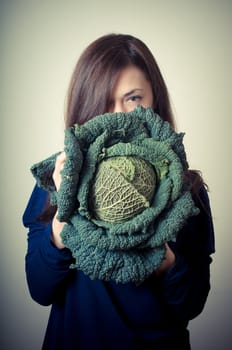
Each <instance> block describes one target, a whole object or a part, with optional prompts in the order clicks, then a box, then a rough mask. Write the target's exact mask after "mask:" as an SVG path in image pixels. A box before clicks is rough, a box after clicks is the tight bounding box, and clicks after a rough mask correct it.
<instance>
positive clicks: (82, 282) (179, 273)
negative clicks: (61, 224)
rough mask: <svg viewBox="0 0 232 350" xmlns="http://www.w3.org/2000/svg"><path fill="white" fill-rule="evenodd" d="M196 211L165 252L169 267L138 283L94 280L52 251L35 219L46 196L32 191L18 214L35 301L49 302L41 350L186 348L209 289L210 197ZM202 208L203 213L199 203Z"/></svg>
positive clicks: (64, 254) (64, 252) (63, 252)
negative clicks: (171, 258)
mask: <svg viewBox="0 0 232 350" xmlns="http://www.w3.org/2000/svg"><path fill="white" fill-rule="evenodd" d="M200 197H201V201H200V202H199V201H197V200H196V204H197V206H198V207H199V208H200V209H201V212H200V214H199V215H197V216H195V217H192V218H190V219H189V220H188V223H187V224H186V226H185V227H184V229H183V230H182V231H181V232H180V233H179V235H178V237H177V241H176V243H173V242H170V247H171V249H172V250H173V251H174V253H175V254H176V262H175V265H174V266H173V267H171V268H170V269H169V270H168V271H166V272H165V273H164V274H163V275H162V276H160V277H157V276H156V275H153V276H151V277H150V278H148V279H147V280H146V281H145V282H143V283H142V284H140V285H135V284H133V283H127V284H117V283H115V282H111V281H110V282H105V281H100V280H91V279H90V278H89V277H88V276H86V275H84V274H83V273H82V272H81V271H78V270H76V269H74V270H73V269H69V265H70V263H71V262H72V260H73V259H72V255H71V252H70V250H69V249H67V248H64V249H58V248H56V247H55V246H54V245H53V244H52V242H51V240H50V234H51V224H48V225H45V224H43V223H42V222H40V221H38V220H37V217H38V215H39V214H40V213H41V211H42V209H43V208H44V206H45V203H46V199H47V192H45V191H44V190H42V189H41V188H39V187H37V186H35V188H34V190H33V193H32V195H31V198H30V200H29V203H28V206H27V208H26V210H25V213H24V216H23V223H24V225H25V226H26V227H27V228H28V229H29V234H28V251H27V254H26V275H27V282H28V286H29V290H30V293H31V296H32V298H33V299H34V300H35V301H36V302H38V303H39V304H42V305H45V306H46V305H50V304H52V308H51V313H50V317H49V321H48V326H47V331H46V335H45V339H44V343H43V349H44V350H46V349H47V350H53V349H54V350H61V349H62V350H64V349H65V350H72V349H75V350H76V349H78V350H88V349H94V350H109V349H110V350H116V349H117V350H118V349H120V350H140V349H143V350H144V349H146V350H148V349H156V350H161V349H162V350H165V349H169V348H171V347H172V348H176V349H178V350H188V349H190V344H189V334H188V330H187V325H188V322H189V320H191V319H192V318H194V317H196V316H197V315H199V314H200V313H201V311H202V310H203V307H204V304H205V302H206V299H207V296H208V292H209V290H210V272H209V265H210V263H211V261H212V259H211V257H210V255H211V254H212V253H213V252H214V232H213V224H212V219H211V214H210V207H209V200H208V196H207V192H206V190H205V189H203V188H202V190H201V192H200ZM201 202H202V203H203V204H204V207H205V208H206V210H204V209H203V208H202V205H201V204H202V203H201Z"/></svg>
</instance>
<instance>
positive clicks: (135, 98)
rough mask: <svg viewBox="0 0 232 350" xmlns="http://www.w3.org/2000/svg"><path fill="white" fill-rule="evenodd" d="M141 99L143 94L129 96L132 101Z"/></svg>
mask: <svg viewBox="0 0 232 350" xmlns="http://www.w3.org/2000/svg"><path fill="white" fill-rule="evenodd" d="M141 100H142V96H139V95H134V96H130V97H129V98H128V101H132V102H139V101H141Z"/></svg>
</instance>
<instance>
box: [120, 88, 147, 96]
mask: <svg viewBox="0 0 232 350" xmlns="http://www.w3.org/2000/svg"><path fill="white" fill-rule="evenodd" d="M136 91H143V89H139V88H136V89H133V90H131V91H129V92H127V93H126V94H124V95H123V97H128V96H130V95H132V94H134V93H135V92H136Z"/></svg>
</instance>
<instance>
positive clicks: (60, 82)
mask: <svg viewBox="0 0 232 350" xmlns="http://www.w3.org/2000/svg"><path fill="white" fill-rule="evenodd" d="M231 13H232V6H231V1H225V0H224V1H223V0H222V1H213V0H212V1H205V0H203V1H188V0H185V1H156V0H150V1H149V0H143V1H141V0H133V1H132V0H128V1H125V0H124V1H122V0H117V1H112V2H110V1H106V0H102V1H100V0H99V1H97V0H96V1H90V0H84V1H83V0H80V1H78V0H76V1H70V0H69V1H68V0H67V1H59V0H57V1H52V0H47V1H45V0H41V1H33V0H31V1H29V0H18V1H16V0H15V1H14V0H7V1H0V62H1V64H0V89H1V91H0V116H1V128H0V133H1V135H0V143H1V144H0V151H1V168H0V169H1V170H0V191H1V231H0V232H1V245H0V249H1V252H0V271H1V288H0V290H1V298H0V300H1V323H2V325H1V337H3V338H2V339H1V341H0V343H1V349H3V350H5V349H7V350H13V349H19V350H20V349H23V350H38V349H40V347H41V343H42V339H43V335H44V331H45V327H46V323H47V318H48V313H49V308H46V307H42V306H39V305H37V304H36V303H35V302H33V301H32V300H31V298H30V296H29V293H28V290H27V285H26V281H25V272H24V256H25V252H26V244H27V242H26V239H27V236H26V230H25V229H24V228H23V226H22V224H21V216H22V213H23V211H24V208H25V206H26V203H27V201H28V198H29V195H30V193H31V190H32V187H33V185H34V180H33V178H32V176H31V174H30V171H29V168H30V166H31V165H32V164H33V163H35V162H37V161H40V160H42V159H44V158H46V157H47V156H49V155H50V154H52V153H53V152H56V151H57V150H60V149H62V147H63V128H64V124H63V110H64V103H65V95H66V91H67V86H68V83H69V79H70V76H71V73H72V70H73V68H74V64H75V62H76V60H77V58H78V57H79V55H80V53H81V52H82V50H83V49H84V48H85V47H86V46H87V45H88V44H89V43H90V42H91V41H92V40H94V39H95V38H97V37H98V36H100V35H103V34H106V33H110V32H122V33H130V34H133V35H135V36H138V37H140V38H141V39H142V40H144V41H145V43H146V44H147V45H148V46H149V47H150V49H151V50H152V52H153V53H154V55H155V57H156V59H157V61H158V63H159V65H160V68H161V71H162V73H163V75H164V78H165V80H166V82H167V86H168V87H169V91H170V95H171V99H172V103H173V108H174V112H175V115H176V119H177V124H178V129H179V131H184V132H185V133H186V135H185V139H184V142H185V145H186V150H187V154H188V160H189V163H190V166H191V168H197V169H201V171H202V173H203V175H204V178H205V181H206V182H207V183H208V184H209V187H210V200H211V205H212V211H213V216H214V224H215V231H216V247H217V252H216V254H215V256H214V262H213V265H212V281H211V283H212V289H211V292H210V295H209V298H208V301H207V304H206V306H205V309H204V311H203V313H202V314H201V315H200V316H199V317H197V318H196V319H195V320H193V321H191V322H190V326H189V328H190V331H191V341H192V349H193V350H218V349H220V350H224V349H229V346H228V344H229V341H230V340H231V331H230V324H231V311H232V308H231V291H232V290H231V267H230V262H231V258H230V256H231V254H230V251H231V250H230V244H231V220H230V209H231V196H232V193H231V182H230V180H231V176H230V172H231V154H230V151H231V149H232V148H231V109H232V108H231V107H232V106H231V54H232V50H231V23H232V18H231V17H232V16H231Z"/></svg>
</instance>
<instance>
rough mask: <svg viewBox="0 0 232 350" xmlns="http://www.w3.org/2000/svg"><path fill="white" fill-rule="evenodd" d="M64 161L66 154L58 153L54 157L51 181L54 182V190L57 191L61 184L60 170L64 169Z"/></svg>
mask: <svg viewBox="0 0 232 350" xmlns="http://www.w3.org/2000/svg"><path fill="white" fill-rule="evenodd" d="M65 161H66V154H65V152H62V153H60V154H59V155H58V156H57V157H56V163H55V169H54V172H53V175H52V179H53V181H54V184H55V186H56V190H57V191H59V189H60V184H61V179H62V178H61V170H62V169H63V168H64V163H65Z"/></svg>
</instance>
